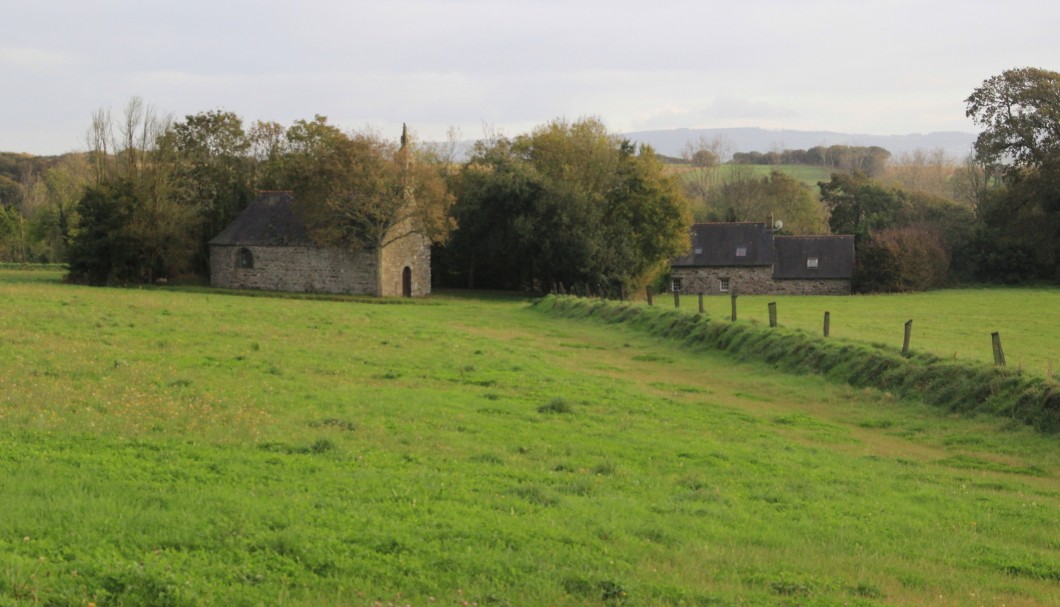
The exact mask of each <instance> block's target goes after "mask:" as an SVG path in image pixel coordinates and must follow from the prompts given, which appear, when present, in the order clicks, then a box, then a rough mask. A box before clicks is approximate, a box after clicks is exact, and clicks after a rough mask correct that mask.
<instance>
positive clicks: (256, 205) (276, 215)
mask: <svg viewBox="0 0 1060 607" xmlns="http://www.w3.org/2000/svg"><path fill="white" fill-rule="evenodd" d="M210 244H211V245H231V246H314V243H313V242H312V240H310V238H309V233H308V232H307V231H306V227H305V223H303V222H302V220H301V219H299V218H298V216H297V215H295V212H294V194H292V193H291V192H261V193H260V194H259V195H258V197H257V198H255V199H254V200H253V201H251V203H250V204H249V205H247V208H246V209H244V210H243V212H242V213H240V214H239V216H238V217H236V219H235V221H233V222H232V223H231V224H229V225H228V227H227V228H225V229H224V230H223V231H222V232H221V233H220V234H218V235H217V236H215V237H213V239H212V240H210Z"/></svg>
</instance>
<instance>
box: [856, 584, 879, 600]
mask: <svg viewBox="0 0 1060 607" xmlns="http://www.w3.org/2000/svg"><path fill="white" fill-rule="evenodd" d="M847 592H849V593H850V594H852V595H854V596H860V597H864V598H867V599H882V598H883V597H884V595H883V591H882V590H880V589H879V588H878V587H876V586H875V585H873V584H866V583H864V582H862V583H860V584H858V585H857V586H850V587H849V588H847Z"/></svg>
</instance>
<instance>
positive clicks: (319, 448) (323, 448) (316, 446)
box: [308, 438, 335, 454]
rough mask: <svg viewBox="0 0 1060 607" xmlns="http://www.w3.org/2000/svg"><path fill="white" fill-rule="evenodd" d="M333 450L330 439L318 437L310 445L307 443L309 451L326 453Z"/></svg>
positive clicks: (333, 445)
mask: <svg viewBox="0 0 1060 607" xmlns="http://www.w3.org/2000/svg"><path fill="white" fill-rule="evenodd" d="M334 450H335V443H333V442H331V441H330V440H328V439H326V438H318V439H317V440H315V441H313V444H312V445H309V449H308V452H309V453H315V454H320V453H327V452H328V451H334Z"/></svg>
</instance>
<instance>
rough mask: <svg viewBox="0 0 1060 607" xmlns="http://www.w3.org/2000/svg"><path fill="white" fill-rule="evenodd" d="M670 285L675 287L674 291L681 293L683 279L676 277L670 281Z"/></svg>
mask: <svg viewBox="0 0 1060 607" xmlns="http://www.w3.org/2000/svg"><path fill="white" fill-rule="evenodd" d="M670 287H671V288H672V289H673V291H674V293H680V292H681V279H680V278H674V279H673V280H672V281H671V282H670Z"/></svg>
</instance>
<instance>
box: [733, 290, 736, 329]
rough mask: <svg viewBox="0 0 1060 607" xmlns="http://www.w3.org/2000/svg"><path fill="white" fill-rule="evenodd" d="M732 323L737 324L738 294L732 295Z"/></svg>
mask: <svg viewBox="0 0 1060 607" xmlns="http://www.w3.org/2000/svg"><path fill="white" fill-rule="evenodd" d="M732 321H733V322H736V293H733V294H732Z"/></svg>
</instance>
